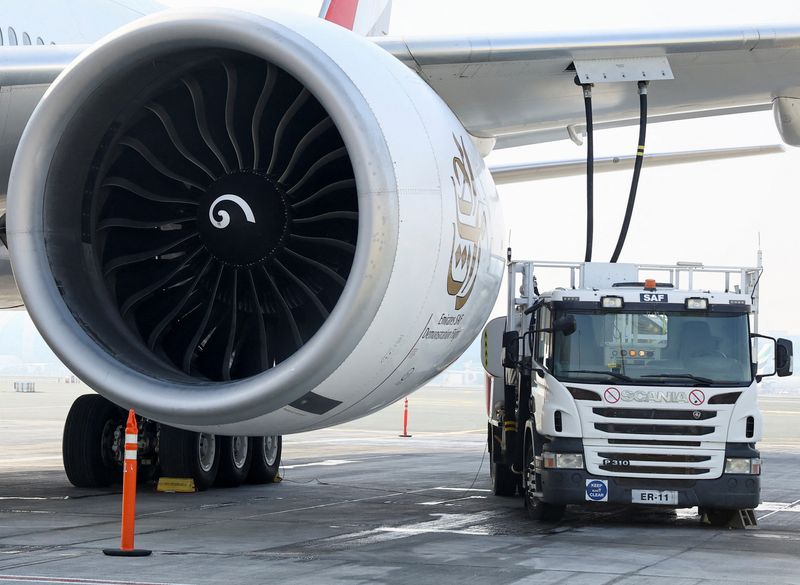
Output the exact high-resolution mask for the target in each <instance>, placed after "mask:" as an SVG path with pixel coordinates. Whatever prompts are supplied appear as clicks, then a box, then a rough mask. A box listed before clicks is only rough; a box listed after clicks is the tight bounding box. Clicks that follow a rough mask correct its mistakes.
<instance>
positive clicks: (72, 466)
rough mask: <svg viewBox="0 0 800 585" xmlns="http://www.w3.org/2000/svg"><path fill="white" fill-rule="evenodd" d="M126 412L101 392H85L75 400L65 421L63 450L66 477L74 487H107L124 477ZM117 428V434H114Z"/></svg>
mask: <svg viewBox="0 0 800 585" xmlns="http://www.w3.org/2000/svg"><path fill="white" fill-rule="evenodd" d="M124 423H125V413H124V411H123V410H122V409H120V408H118V407H117V406H115V405H114V404H112V403H111V402H109V401H108V400H106V399H105V398H103V397H102V396H99V395H97V394H85V395H83V396H79V397H78V399H77V400H76V401H75V402H73V403H72V407H71V408H70V409H69V414H67V420H66V422H65V423H64V436H63V439H62V441H61V454H62V457H63V460H64V471H66V472H67V479H69V481H70V483H71V484H72V485H74V486H75V487H83V488H97V487H106V486H108V485H111V484H112V483H119V482H120V481H122V465H121V455H122V452H121V451H120V453H119V455H120V457H117V456H116V453H115V451H114V447H115V444H116V446H117V448H118V449H121V448H124V445H123V444H122V443H120V440H119V439H120V438H121V439H122V441H124V440H125V437H124V434H123V436H122V437H120V436H119V432H120V430H121V432H122V433H124V432H125V430H124V428H123V425H124ZM115 432H116V436H115Z"/></svg>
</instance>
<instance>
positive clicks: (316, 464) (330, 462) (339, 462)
mask: <svg viewBox="0 0 800 585" xmlns="http://www.w3.org/2000/svg"><path fill="white" fill-rule="evenodd" d="M348 463H360V462H359V461H348V460H346V459H326V460H325V461H315V462H313V463H298V464H296V465H281V469H298V468H300V467H334V466H336V465H347V464H348Z"/></svg>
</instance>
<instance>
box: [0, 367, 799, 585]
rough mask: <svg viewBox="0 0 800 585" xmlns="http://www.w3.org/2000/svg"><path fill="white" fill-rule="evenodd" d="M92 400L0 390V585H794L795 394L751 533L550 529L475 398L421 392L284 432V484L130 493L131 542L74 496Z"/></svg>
mask: <svg viewBox="0 0 800 585" xmlns="http://www.w3.org/2000/svg"><path fill="white" fill-rule="evenodd" d="M85 391H86V389H85V388H82V387H79V386H76V385H69V386H66V385H56V384H51V385H47V384H37V392H36V393H31V394H22V393H16V392H13V390H11V389H10V385H9V384H8V383H4V382H3V381H0V437H1V438H2V444H3V452H2V455H0V585H2V584H4V583H45V584H46V583H77V584H90V585H94V584H98V585H99V584H120V585H122V584H131V585H132V584H142V585H151V584H156V583H164V584H167V583H169V584H179V583H180V584H190V583H191V584H198V585H199V584H212V583H213V584H217V583H226V584H231V585H234V584H251V583H275V582H286V583H316V584H328V583H331V584H336V583H347V584H351V583H403V584H405V583H415V584H428V583H436V584H437V585H438V584H446V583H492V584H493V585H494V584H506V583H509V584H510V583H520V584H523V583H526V584H527V583H530V584H537V585H550V584H555V583H565V584H570V585H573V584H574V585H596V584H597V585H599V584H611V583H613V584H623V585H642V584H657V585H661V584H664V585H667V584H669V585H695V584H723V583H724V584H729V583H735V584H739V583H757V584H761V583H769V584H770V585H773V584H775V585H777V584H787V583H792V584H800V495H799V494H800V398H791V397H785V398H766V399H764V400H762V409H763V411H764V413H765V419H766V428H767V429H768V430H767V436H766V437H765V440H764V441H763V442H762V443H760V448H761V450H762V455H763V460H764V473H763V476H762V482H763V483H762V486H763V487H762V499H763V502H764V503H763V504H762V506H761V507H760V508H759V509H758V510H757V511H756V517H757V518H758V527H757V528H753V529H747V530H728V529H718V528H712V527H709V526H706V525H703V524H702V523H701V522H700V520H699V518H698V517H697V511H696V510H694V509H689V510H680V511H678V512H677V513H676V512H674V511H670V510H667V509H649V508H614V509H609V508H605V507H601V508H589V507H575V508H570V509H569V510H568V512H567V516H566V518H565V520H564V521H563V522H561V523H559V524H551V525H547V524H538V523H536V522H533V521H530V520H528V519H527V518H526V517H525V514H524V510H523V508H522V501H521V499H519V498H498V497H494V496H492V495H491V494H490V493H489V475H488V462H487V460H486V458H485V456H484V452H485V418H484V411H483V409H484V402H483V400H484V398H483V392H482V390H480V389H452V388H433V387H429V388H425V389H423V390H420V391H419V392H418V393H416V394H414V395H412V397H411V398H410V400H409V402H410V427H409V432H410V433H411V434H412V435H413V437H412V438H400V437H398V436H397V435H398V434H399V432H400V431H401V421H402V414H401V413H402V405H401V404H396V405H393V406H392V407H390V408H388V409H386V410H385V411H383V412H381V413H378V414H376V415H373V416H372V417H368V418H366V419H362V420H361V421H357V422H355V423H351V424H348V425H343V426H342V427H337V428H334V429H327V430H324V431H317V432H313V433H307V434H303V435H296V436H290V437H286V438H285V443H284V456H283V463H284V467H283V469H282V475H283V478H284V479H283V481H282V482H281V483H278V484H272V485H266V486H243V487H239V488H228V489H212V490H210V491H208V492H204V493H198V494H163V493H157V492H155V491H154V490H153V488H152V487H144V488H143V489H142V490H140V493H139V498H138V517H137V537H136V538H137V540H136V545H137V546H138V547H141V548H147V549H152V550H153V555H152V556H150V557H145V558H111V557H106V556H104V555H103V554H102V552H101V550H102V549H103V548H111V547H115V546H118V544H119V529H120V527H119V512H120V495H119V490H118V489H113V488H112V489H108V490H82V489H76V488H74V487H72V486H71V485H69V483H68V482H67V480H66V477H65V475H64V472H63V469H62V467H61V458H60V437H61V429H62V427H63V419H64V416H65V415H66V411H67V409H68V408H69V405H70V404H71V402H72V400H73V399H74V397H75V396H77V395H78V394H80V393H84V392H85Z"/></svg>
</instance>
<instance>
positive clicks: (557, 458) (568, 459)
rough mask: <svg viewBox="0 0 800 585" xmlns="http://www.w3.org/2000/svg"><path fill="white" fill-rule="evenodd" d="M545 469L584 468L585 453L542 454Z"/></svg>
mask: <svg viewBox="0 0 800 585" xmlns="http://www.w3.org/2000/svg"><path fill="white" fill-rule="evenodd" d="M542 461H543V463H544V467H545V469H583V455H582V454H581V453H550V452H549V451H545V452H544V453H543V454H542Z"/></svg>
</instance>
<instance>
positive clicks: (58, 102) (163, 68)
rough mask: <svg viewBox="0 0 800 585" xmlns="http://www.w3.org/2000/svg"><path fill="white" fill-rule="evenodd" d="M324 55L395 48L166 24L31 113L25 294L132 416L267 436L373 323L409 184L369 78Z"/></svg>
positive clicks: (239, 24) (22, 160)
mask: <svg viewBox="0 0 800 585" xmlns="http://www.w3.org/2000/svg"><path fill="white" fill-rule="evenodd" d="M320 42H322V43H334V44H335V45H337V46H338V45H340V44H341V43H352V44H353V49H352V50H353V54H354V55H357V54H358V52H359V51H366V52H369V51H373V52H374V51H379V50H378V49H376V48H375V47H374V46H372V45H371V44H370V43H369V42H368V41H367V40H364V39H360V38H357V37H355V36H354V35H352V34H350V33H349V32H348V31H345V30H342V29H340V28H339V27H336V26H333V25H330V23H325V22H320V21H318V20H317V19H307V18H303V17H296V16H286V15H284V17H281V18H279V19H278V18H276V19H272V18H265V17H263V16H258V15H254V14H247V13H242V12H236V11H229V10H222V9H215V10H211V9H204V10H183V11H171V12H166V13H161V14H158V15H154V16H151V17H147V18H145V19H143V20H141V21H139V22H136V23H133V24H132V25H130V26H128V27H126V28H124V29H122V30H120V31H119V32H117V33H115V34H114V35H112V36H111V37H109V38H107V39H105V40H103V41H101V42H100V43H99V44H98V45H96V46H94V47H93V48H92V49H90V50H89V51H87V52H86V53H84V54H83V55H82V56H81V57H80V58H79V59H78V60H77V61H76V62H75V63H73V65H71V66H70V68H68V69H67V70H66V71H65V72H64V73H63V74H62V75H61V76H60V78H59V79H58V80H57V81H56V82H55V83H54V84H53V85H52V86H51V88H50V90H49V91H48V93H47V94H46V96H45V98H44V99H43V100H42V102H41V103H40V105H39V107H38V108H37V111H36V112H35V113H34V115H33V116H32V118H31V120H30V122H29V124H28V127H27V128H26V131H25V134H24V136H23V138H22V140H21V142H20V146H19V148H18V151H17V155H16V157H15V163H14V168H13V170H12V174H11V178H10V189H9V202H8V234H9V248H10V250H11V254H12V260H13V263H14V269H15V273H16V277H17V280H18V283H19V286H20V291H21V293H22V296H23V298H24V300H25V303H26V306H27V308H28V310H29V312H30V314H31V316H32V318H33V320H34V322H35V323H36V325H37V327H38V328H39V330H40V331H41V332H42V334H43V336H44V337H45V339H46V340H47V341H48V344H49V345H50V346H51V347H52V348H53V349H54V351H55V352H56V353H57V354H58V355H59V357H60V358H61V359H62V360H63V361H64V362H65V363H66V364H67V365H68V366H69V367H70V368H71V369H72V370H73V371H74V372H75V373H76V374H78V375H79V376H80V377H81V378H82V379H84V380H85V381H86V382H87V383H88V384H89V385H90V386H92V387H93V388H94V389H96V390H97V391H98V392H100V393H102V394H104V395H105V396H107V397H109V398H110V399H112V400H113V401H115V402H117V403H118V404H120V405H122V406H126V407H134V408H136V409H137V410H138V411H139V412H140V413H141V414H143V415H145V416H149V417H150V418H153V419H155V420H159V421H162V422H168V423H172V424H175V425H182V426H187V427H192V426H194V427H197V426H199V425H207V424H222V423H236V422H237V421H241V420H245V419H251V418H253V417H256V416H259V415H263V414H266V413H269V412H272V411H274V410H276V409H278V408H280V407H282V406H285V405H287V404H289V403H291V402H293V401H296V400H298V399H300V398H301V397H303V396H306V395H307V394H308V393H309V392H310V391H311V390H313V389H314V388H315V387H316V386H317V385H318V384H320V383H321V382H322V381H323V380H325V379H326V377H327V376H329V375H330V374H331V373H332V372H334V371H335V370H336V368H338V367H339V366H340V365H341V364H342V362H343V361H344V360H345V359H346V358H347V356H348V355H350V354H351V353H352V351H353V350H354V348H355V347H356V346H357V344H358V343H359V342H360V341H361V338H362V336H363V334H364V332H365V331H366V330H367V329H368V327H369V326H370V324H371V323H372V320H373V318H374V317H375V315H376V313H377V312H378V308H379V307H380V304H381V301H382V298H383V295H384V292H385V290H386V287H387V286H388V283H389V279H390V276H391V274H392V262H393V259H394V255H395V252H396V245H397V229H396V226H397V225H398V222H399V220H398V209H397V206H398V203H397V198H396V193H397V180H396V178H395V176H394V174H393V173H394V171H393V161H392V157H391V155H390V153H389V148H388V146H387V144H386V141H385V139H384V138H383V135H382V133H381V131H380V124H379V123H378V121H377V120H376V119H375V118H374V117H373V116H371V115H370V111H371V110H370V107H369V103H368V102H367V101H366V98H365V97H364V95H363V91H361V89H362V88H360V87H358V86H357V85H356V84H355V83H354V82H353V75H352V69H351V70H350V71H348V67H351V68H352V67H355V66H359V67H360V65H358V64H355V65H354V64H353V63H347V62H345V63H337V62H334V61H332V60H331V58H330V57H328V55H327V54H326V52H325V51H323V50H322V49H320V48H319V44H318V43H320ZM375 55H376V57H375V58H376V59H378V60H379V61H381V60H384V59H392V58H391V57H389V56H388V55H383V54H381V53H375ZM387 63H388V65H387V66H388V67H393V66H397V67H399V68H403V67H404V66H403V65H401V64H399V62H394V60H392V62H387ZM359 71H360V70H359ZM354 112H357V114H355V115H354ZM376 194H378V195H376Z"/></svg>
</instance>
